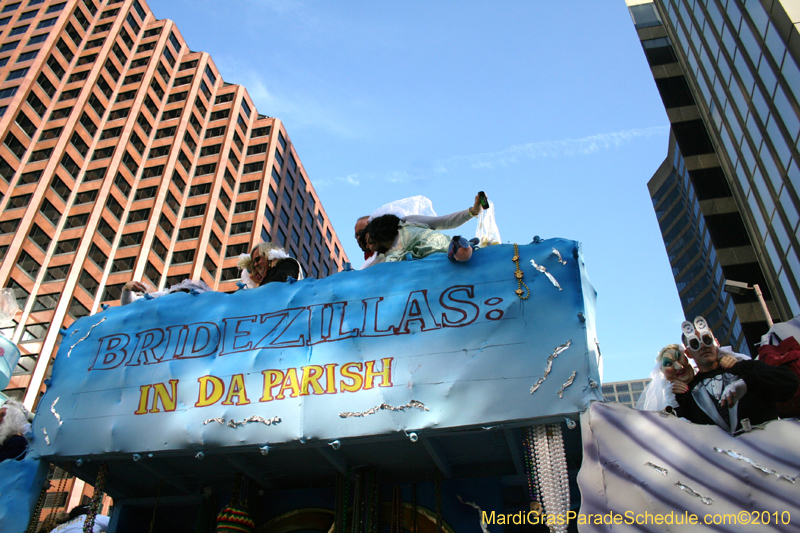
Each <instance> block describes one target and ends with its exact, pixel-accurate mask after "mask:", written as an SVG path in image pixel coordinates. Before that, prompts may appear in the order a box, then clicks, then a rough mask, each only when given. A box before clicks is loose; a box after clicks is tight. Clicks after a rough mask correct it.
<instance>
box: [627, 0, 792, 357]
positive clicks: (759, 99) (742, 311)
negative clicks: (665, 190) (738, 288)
mask: <svg viewBox="0 0 800 533" xmlns="http://www.w3.org/2000/svg"><path fill="white" fill-rule="evenodd" d="M627 3H628V7H629V10H630V12H631V15H632V17H633V21H634V24H635V26H636V29H637V33H638V35H639V39H640V40H641V42H642V46H643V48H644V51H645V55H646V57H647V60H648V63H649V65H650V68H651V71H652V73H653V76H654V78H655V80H656V85H657V86H658V89H659V92H660V94H661V97H662V100H663V101H664V105H665V108H666V109H667V114H668V116H669V118H670V123H671V125H672V135H673V137H674V139H675V141H674V142H675V143H676V144H677V151H679V152H680V153H681V156H682V158H683V159H684V164H685V165H686V166H687V168H688V174H689V176H690V179H689V180H688V183H687V184H686V185H685V186H684V192H685V194H684V195H683V196H684V197H685V198H687V199H688V198H689V197H690V196H692V190H691V189H692V188H693V189H694V196H695V198H697V200H698V202H699V206H700V209H699V213H698V219H699V217H700V215H702V219H703V221H704V225H705V226H707V229H708V232H709V238H710V244H711V245H713V246H708V247H706V249H705V251H703V252H701V256H700V257H702V259H703V260H704V261H706V262H709V263H712V262H714V261H713V260H712V252H715V255H716V258H714V259H719V263H720V266H721V268H722V272H723V274H724V277H725V278H726V279H729V280H735V281H742V282H746V283H748V284H750V285H752V284H754V283H758V284H759V286H760V287H761V288H762V290H763V292H764V295H765V299H766V300H767V305H768V308H769V310H770V312H771V314H772V315H773V318H774V319H775V320H776V321H779V320H786V319H788V318H791V317H792V316H795V315H797V314H800V304H799V303H798V301H800V286H799V285H798V275H800V260H799V259H798V257H799V255H798V239H797V227H798V222H800V216H799V215H798V209H800V201H799V200H798V188H800V166H798V164H799V163H800V152H799V151H798V145H797V142H798V135H800V105H799V104H800V68H798V58H800V35H798V30H797V28H796V27H795V25H794V24H795V23H796V22H798V21H797V20H795V18H797V16H796V15H797V11H798V9H797V3H796V2H792V3H789V2H786V1H782V0H748V1H743V0H702V1H701V0H655V1H647V0H627ZM663 167H664V165H662V169H659V171H661V172H662V173H663V172H664V171H663ZM658 174H659V173H658V172H657V173H656V176H654V179H656V177H658ZM690 186H691V187H690ZM655 192H658V190H657V188H656V190H655V191H654V187H653V186H651V194H653V193H655ZM654 198H655V196H654ZM686 209H692V206H691V205H689V204H687V205H686ZM657 210H658V207H657ZM660 223H661V220H660ZM662 229H663V224H662ZM666 241H667V239H666V235H665V242H666ZM667 245H668V247H669V245H670V244H669V243H667ZM670 256H671V257H672V253H671V254H670ZM714 275H716V274H714ZM678 278H679V276H678V275H677V274H676V282H677V283H678V287H679V290H684V289H685V287H683V288H682V285H681V284H682V283H685V282H686V280H685V279H678ZM706 283H707V282H706ZM714 292H716V291H714ZM720 297H721V298H727V296H726V295H723V294H722V293H720ZM682 302H683V303H684V307H685V309H686V306H687V302H688V300H687V299H684V298H683V296H682ZM734 302H735V304H736V306H735V307H736V312H735V317H738V320H739V321H740V323H741V327H742V329H743V330H744V334H745V337H746V338H747V340H748V343H749V344H750V345H751V347H752V345H753V344H754V343H755V342H757V341H758V340H759V337H760V335H761V334H763V333H764V332H765V331H766V328H767V325H766V321H765V318H764V314H763V311H762V310H761V307H760V305H759V304H758V302H757V301H756V297H755V294H753V292H752V291H749V292H748V293H746V294H745V295H741V296H739V295H736V296H734ZM724 307H725V306H724V304H723V303H720V305H719V308H720V309H722V308H724ZM690 314H692V313H690V312H689V310H688V309H687V316H688V315H690ZM725 314H726V315H727V310H726V311H725ZM735 322H736V320H735V318H734V319H732V320H731V324H732V327H735Z"/></svg>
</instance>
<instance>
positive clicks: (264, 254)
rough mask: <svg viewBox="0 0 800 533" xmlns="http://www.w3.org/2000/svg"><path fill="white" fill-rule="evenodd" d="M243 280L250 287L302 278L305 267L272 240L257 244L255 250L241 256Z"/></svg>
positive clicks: (240, 265) (240, 266)
mask: <svg viewBox="0 0 800 533" xmlns="http://www.w3.org/2000/svg"><path fill="white" fill-rule="evenodd" d="M238 266H239V268H241V269H242V282H243V283H244V284H245V285H246V286H247V287H248V288H250V289H254V288H256V287H260V286H262V285H266V284H267V283H275V282H278V283H285V282H287V281H289V278H292V279H295V280H298V281H299V280H301V279H303V278H304V277H305V276H304V274H303V268H302V267H301V266H300V263H299V262H298V261H297V259H295V258H294V257H291V256H290V255H289V254H288V253H286V250H284V249H283V248H281V247H280V246H278V245H277V244H273V243H271V242H262V243H260V244H257V245H256V247H255V248H253V251H252V252H250V255H248V254H242V255H241V256H240V257H239V263H238Z"/></svg>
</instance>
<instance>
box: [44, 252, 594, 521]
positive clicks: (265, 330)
mask: <svg viewBox="0 0 800 533" xmlns="http://www.w3.org/2000/svg"><path fill="white" fill-rule="evenodd" d="M594 299H595V293H594V290H593V289H592V287H591V285H590V283H589V281H588V278H587V276H586V272H585V268H584V265H583V259H582V256H581V252H580V247H579V245H578V244H577V243H576V242H574V241H569V240H563V239H552V240H538V239H537V240H536V242H533V243H531V244H526V245H521V246H516V245H497V246H490V247H487V248H484V249H480V250H477V251H476V252H475V254H474V255H473V257H472V259H471V260H470V261H469V262H468V263H466V264H456V263H452V262H450V261H448V259H447V257H446V256H445V255H444V254H435V255H433V256H430V257H428V258H425V259H423V260H419V261H408V262H400V263H384V264H380V265H376V266H374V267H372V268H369V269H366V270H363V271H344V272H340V273H337V274H335V275H333V276H330V277H327V278H325V279H320V280H316V279H304V280H302V281H297V282H290V283H273V284H269V285H265V286H263V287H260V288H257V289H245V290H240V291H237V292H235V293H233V294H224V293H214V292H210V293H203V294H190V293H176V294H172V295H169V296H164V297H161V298H157V299H140V300H138V301H136V302H134V303H132V304H130V305H127V306H123V307H112V308H109V309H106V310H104V311H102V312H100V313H97V314H95V315H93V316H89V317H85V318H82V319H80V320H77V321H76V322H75V323H74V324H73V325H72V326H70V328H69V329H68V330H65V331H64V332H63V336H62V339H61V345H60V348H59V351H58V356H57V358H56V361H55V363H54V366H53V370H52V376H51V378H50V380H49V381H48V383H47V385H48V386H47V392H46V393H45V394H44V396H43V397H42V398H41V400H40V401H39V404H38V409H37V416H36V419H35V421H34V427H33V435H34V438H33V443H32V452H31V453H32V455H35V456H37V457H40V458H41V459H42V460H43V461H46V462H49V463H52V464H54V465H56V466H59V467H61V468H63V469H65V470H67V471H69V472H70V473H72V474H74V475H76V476H78V477H80V478H81V479H84V480H86V481H87V482H89V483H91V484H94V485H97V486H99V487H100V488H101V489H102V490H103V491H105V492H106V493H107V494H108V495H110V496H111V497H112V498H113V499H114V509H113V513H112V521H111V525H110V531H116V532H120V533H122V532H126V531H148V530H149V528H150V527H151V523H152V528H153V531H183V530H185V531H188V530H195V526H197V528H198V529H197V530H199V531H204V530H209V531H210V530H213V518H214V517H216V515H217V513H218V512H219V511H220V510H221V509H222V508H223V507H225V506H227V505H229V504H230V503H231V502H232V501H233V503H234V504H236V505H238V506H239V507H243V506H244V507H246V508H247V511H248V512H249V514H250V515H251V516H252V518H253V520H254V521H255V524H256V528H257V529H258V530H259V531H290V530H305V529H317V530H324V531H328V530H337V531H365V532H366V531H372V530H375V531H377V530H378V529H380V528H381V525H380V524H381V523H383V522H386V523H387V524H389V525H392V524H394V526H393V527H395V526H396V527H400V528H403V529H409V527H413V530H415V531H419V530H436V527H437V523H438V524H439V525H440V526H441V527H442V528H445V529H448V530H462V529H464V528H466V527H470V528H474V527H476V525H477V524H478V521H479V518H480V513H479V512H478V511H477V510H476V508H475V507H473V506H472V505H470V504H474V505H477V506H478V507H481V508H482V509H487V510H496V511H500V510H503V509H507V508H508V507H509V505H511V506H517V507H519V506H522V507H524V508H525V509H526V510H528V509H530V506H531V490H532V491H533V493H534V498H535V499H537V500H538V502H539V504H541V505H544V506H545V508H547V507H548V505H549V506H550V509H551V511H552V512H556V511H566V510H568V509H570V508H572V507H573V506H574V505H576V504H577V502H578V501H579V497H578V495H577V491H576V490H575V484H574V480H575V476H576V475H577V468H578V466H579V458H580V453H581V452H580V432H579V430H578V429H577V428H576V427H575V426H576V421H577V420H578V415H579V413H580V412H581V411H583V410H585V409H586V408H587V407H588V406H589V404H590V403H591V402H592V401H596V400H601V399H602V395H601V393H600V370H599V367H600V356H599V353H598V348H597V343H596V334H595V325H594ZM532 426H538V427H540V428H543V431H540V430H534V429H531V428H532ZM569 428H573V429H569ZM534 450H536V451H538V452H540V453H539V455H536V453H535V452H534ZM544 452H546V453H544ZM537 469H538V470H537ZM551 472H552V473H553V474H554V475H555V477H553V478H552V479H551V478H550V477H551V476H550V473H551ZM570 490H572V492H573V493H574V495H573V499H572V500H570V498H569V492H570ZM462 501H463V502H466V503H462ZM570 501H572V502H573V503H570ZM522 507H520V508H522ZM204 521H205V522H204ZM204 524H205V525H204ZM315 524H316V525H315ZM409 524H410V525H411V526H409ZM206 526H208V528H211V529H203V527H206ZM312 526H313V527H312Z"/></svg>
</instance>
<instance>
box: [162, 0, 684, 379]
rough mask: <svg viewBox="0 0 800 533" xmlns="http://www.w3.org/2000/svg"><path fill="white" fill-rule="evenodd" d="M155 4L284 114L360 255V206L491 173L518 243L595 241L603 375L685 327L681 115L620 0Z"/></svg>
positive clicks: (448, 190) (587, 247)
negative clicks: (673, 142) (678, 198)
mask: <svg viewBox="0 0 800 533" xmlns="http://www.w3.org/2000/svg"><path fill="white" fill-rule="evenodd" d="M149 5H150V7H151V9H152V10H153V12H154V13H155V15H156V16H157V17H158V18H169V19H172V20H174V21H175V22H176V23H177V25H178V28H179V29H180V31H181V33H182V34H183V36H184V38H185V39H186V40H187V42H188V44H189V46H190V48H191V49H192V50H197V51H199V50H202V51H206V52H208V53H209V54H211V56H212V57H213V59H214V62H215V63H216V65H217V67H218V69H219V70H220V72H221V74H222V76H223V78H224V79H225V81H227V82H229V83H239V84H242V85H244V86H245V87H247V89H248V92H249V93H250V95H251V97H252V98H253V100H254V101H255V103H256V106H257V108H258V111H259V112H260V113H262V114H266V115H269V116H275V117H278V118H280V119H281V120H283V122H284V124H285V126H286V129H287V131H288V133H289V135H290V137H291V139H292V141H293V142H294V145H295V148H296V150H297V151H298V153H299V155H300V158H301V160H302V161H303V165H304V167H305V169H306V171H307V173H308V175H309V177H310V178H311V181H312V183H313V184H314V187H315V188H316V190H317V193H318V194H319V196H320V199H321V200H322V203H323V205H324V206H325V209H326V211H327V213H328V215H329V216H330V218H331V221H332V222H333V225H334V227H335V228H336V230H337V232H338V233H339V235H340V238H341V239H342V240H343V242H344V244H345V249H346V251H347V253H348V255H349V256H350V258H351V260H352V261H353V263H354V264H355V265H356V266H357V265H359V264H360V259H359V256H360V253H359V250H358V248H357V246H356V245H355V242H354V241H353V239H352V238H351V237H350V235H351V233H352V227H353V223H354V221H355V219H356V218H357V217H358V216H359V215H362V214H369V213H370V212H371V211H372V210H373V209H375V208H377V207H379V206H380V205H382V204H384V203H386V202H389V201H392V200H396V199H399V198H404V197H407V196H413V195H417V194H423V195H425V196H427V197H429V198H430V199H431V200H432V202H433V206H434V208H435V209H436V211H437V212H438V213H439V214H445V213H449V212H452V211H456V210H460V209H464V208H466V207H468V206H469V205H470V204H471V202H472V198H473V197H474V195H475V193H476V192H477V191H478V190H485V191H486V193H487V194H488V195H489V197H490V198H491V199H492V201H493V202H494V203H495V208H496V216H497V223H498V226H499V229H500V234H501V236H502V238H503V241H504V242H517V243H527V242H530V241H531V239H532V237H533V236H534V235H539V236H541V237H543V238H547V237H564V238H570V239H574V240H578V241H581V243H582V244H583V252H584V258H585V261H586V265H587V269H588V272H589V276H590V278H591V280H592V283H593V285H594V287H595V289H596V290H597V292H598V301H597V328H598V340H599V342H600V346H601V349H602V353H603V357H604V366H605V368H604V381H607V382H608V381H618V380H625V379H636V378H642V377H647V376H648V375H649V372H650V370H651V368H652V367H653V364H654V358H655V354H656V353H657V351H658V349H659V348H661V347H662V346H663V345H665V344H668V343H670V342H676V341H678V340H679V334H680V323H681V322H682V321H683V312H682V310H681V308H680V302H679V300H678V295H677V292H676V289H675V283H674V281H673V278H672V275H671V272H670V269H669V263H668V260H667V256H666V252H665V250H664V245H663V241H662V239H661V235H660V233H659V231H658V225H657V222H656V218H655V214H654V211H653V207H652V204H651V201H650V196H649V194H648V192H647V181H648V180H649V179H650V177H651V176H652V174H653V173H654V172H655V171H656V169H657V168H658V166H659V165H660V164H661V162H662V161H663V159H664V157H665V156H666V152H667V137H668V131H669V129H668V128H669V123H668V120H667V117H666V113H665V111H664V107H663V105H662V104H661V100H660V99H659V97H658V92H657V91H656V88H655V83H654V82H653V78H652V76H651V74H650V71H649V68H648V66H647V63H646V61H645V57H644V54H643V52H642V50H641V46H640V45H639V41H638V39H637V37H636V32H635V30H634V28H633V24H632V22H631V19H630V16H629V14H628V10H627V8H626V6H625V3H624V1H623V0H617V1H603V2H595V1H589V0H584V1H578V0H562V1H559V2H552V1H548V2H545V1H542V0H539V1H528V2H503V3H498V2H488V1H486V2H473V1H459V2H453V1H450V2H448V1H443V2H417V1H405V2H398V1H384V2H361V1H351V2H329V1H294V0H277V1H264V0H240V1H237V2H221V1H210V0H191V1H188V0H157V1H156V0H154V1H151V2H149ZM475 225H476V223H475V222H472V223H470V224H469V225H468V226H466V227H465V229H464V230H463V233H464V234H470V235H471V234H473V233H474V231H475Z"/></svg>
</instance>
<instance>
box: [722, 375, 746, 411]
mask: <svg viewBox="0 0 800 533" xmlns="http://www.w3.org/2000/svg"><path fill="white" fill-rule="evenodd" d="M746 392H747V384H746V383H745V382H744V380H743V379H737V380H736V381H734V382H733V383H731V384H730V385H728V386H727V387H725V390H724V391H722V398H721V399H720V401H719V404H720V405H721V406H723V407H725V406H728V407H733V406H734V405H736V402H738V401H739V400H741V399H742V396H744V394H745V393H746Z"/></svg>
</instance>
